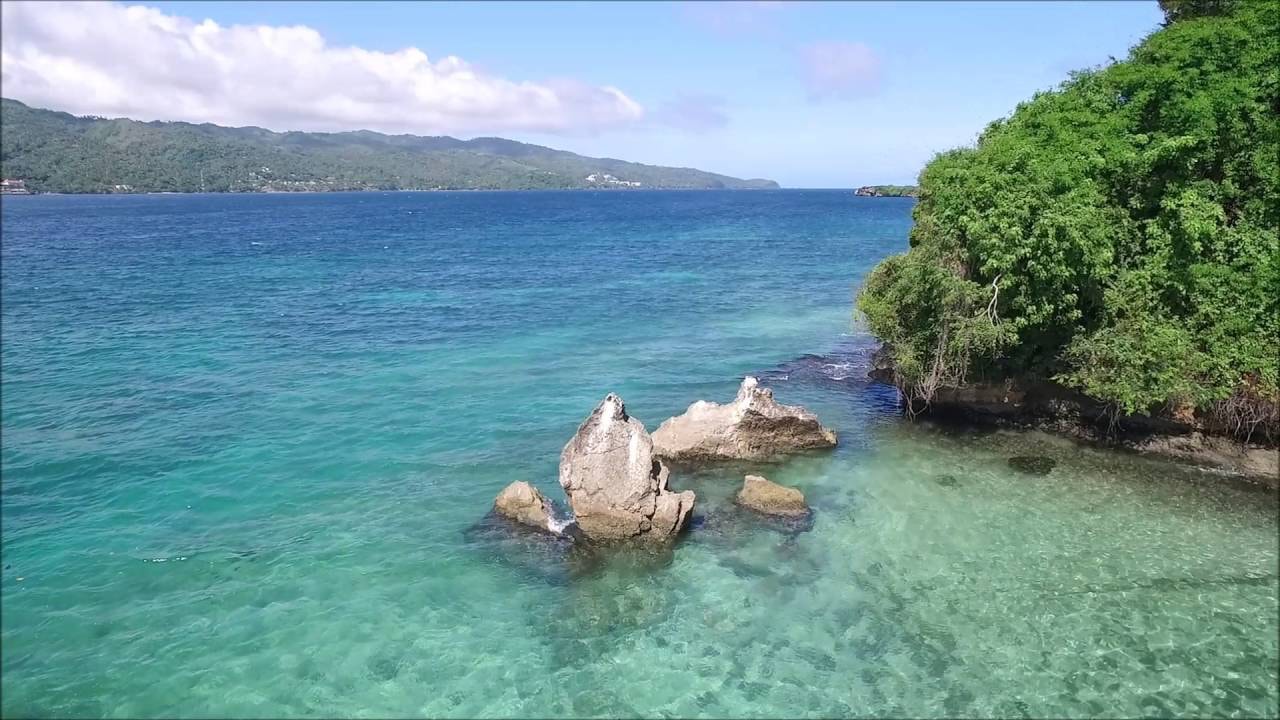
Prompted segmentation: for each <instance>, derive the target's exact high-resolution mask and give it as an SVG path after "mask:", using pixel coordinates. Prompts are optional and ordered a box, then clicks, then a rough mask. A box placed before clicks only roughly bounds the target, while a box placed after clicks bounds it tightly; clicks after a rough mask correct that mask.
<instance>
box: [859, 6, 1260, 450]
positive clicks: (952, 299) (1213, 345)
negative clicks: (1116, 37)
mask: <svg viewBox="0 0 1280 720" xmlns="http://www.w3.org/2000/svg"><path fill="white" fill-rule="evenodd" d="M1161 5H1162V7H1163V8H1164V9H1165V12H1166V23H1165V26H1164V27H1163V28H1162V29H1160V30H1158V31H1156V32H1155V33H1153V34H1152V35H1150V36H1149V37H1147V38H1146V39H1145V40H1144V41H1143V42H1141V43H1140V44H1139V45H1138V46H1136V47H1135V48H1134V49H1133V50H1132V51H1131V53H1130V55H1129V57H1128V58H1127V59H1126V60H1124V61H1122V62H1116V63H1113V64H1111V65H1109V66H1106V67H1101V68H1096V69H1092V70H1087V71H1083V72H1077V73H1074V74H1073V75H1072V76H1071V78H1070V79H1069V80H1067V81H1066V82H1064V83H1063V84H1062V85H1061V86H1060V87H1059V88H1058V89H1056V90H1053V91H1050V92H1043V93H1040V94H1037V95H1036V96H1035V97H1033V98H1032V99H1031V100H1029V101H1027V102H1024V103H1022V104H1021V105H1019V106H1018V108H1017V109H1016V111H1015V112H1014V113H1013V114H1012V115H1011V116H1009V117H1007V118H1004V119H1001V120H997V121H995V122H993V123H991V124H990V125H989V126H988V127H987V128H986V130H985V131H984V132H983V133H982V135H981V136H980V138H979V140H978V141H977V144H976V146H975V147H966V148H961V149H956V150H951V151H949V152H945V153H942V154H940V155H938V156H937V157H935V158H934V159H933V160H932V161H931V162H930V163H929V164H928V165H927V166H926V167H925V168H924V170H923V171H922V172H921V174H920V178H919V183H920V198H919V201H918V203H917V205H916V206H915V208H914V211H913V212H914V218H915V223H914V228H913V230H912V232H911V238H910V249H909V251H908V252H906V253H905V254H903V255H897V256H894V257H891V258H889V259H887V260H885V261H884V262H882V263H881V264H880V265H879V266H878V267H877V268H876V269H875V270H874V271H873V272H872V273H871V274H870V275H869V277H868V279H867V280H866V282H865V284H864V286H863V288H862V289H861V291H860V294H859V298H858V307H859V309H860V310H861V311H862V313H863V314H864V315H865V317H866V320H867V322H868V325H869V327H870V329H871V330H872V331H873V332H874V333H875V334H876V335H878V336H879V337H880V338H881V339H882V340H883V341H884V343H885V351H886V357H887V358H888V359H889V360H891V361H892V365H893V366H894V372H895V375H896V379H897V382H898V384H899V385H900V387H902V388H903V390H904V391H906V392H907V394H908V396H909V397H911V398H912V399H913V401H914V402H918V403H921V404H922V405H923V406H927V404H928V402H929V400H930V398H931V397H933V394H934V393H935V392H936V391H937V390H938V389H939V388H946V387H951V388H955V387H961V386H964V385H966V384H971V383H973V382H975V381H979V380H981V381H989V380H1003V379H1009V378H1014V379H1020V378H1023V379H1040V380H1045V379H1049V380H1056V381H1057V382H1059V383H1063V384H1066V385H1067V386H1070V387H1072V388H1075V389H1078V390H1080V391H1083V392H1084V393H1085V394H1087V395H1089V396H1091V397H1093V398H1095V399H1098V400H1101V401H1104V402H1105V403H1107V404H1108V405H1109V406H1110V407H1111V408H1113V409H1114V411H1115V412H1116V413H1117V414H1120V413H1125V414H1146V415H1161V416H1167V417H1174V418H1178V419H1188V418H1190V419H1192V420H1193V421H1194V423H1195V424H1197V425H1198V426H1201V427H1205V428H1206V429H1209V430H1212V431H1217V432H1224V433H1228V434H1234V435H1236V436H1237V437H1240V438H1247V437H1253V438H1258V437H1266V438H1270V439H1271V440H1275V439H1276V438H1277V437H1280V411H1278V410H1277V402H1278V400H1280V392H1278V385H1280V248H1278V247H1277V244H1278V243H1280V239H1278V238H1280V169H1278V163H1280V158H1278V157H1277V154H1278V152H1280V125H1278V124H1277V118H1278V117H1280V47H1278V46H1280V21H1278V16H1280V4H1277V3H1274V2H1231V1H1229V0H1181V1H1177V0H1163V1H1162V3H1161Z"/></svg>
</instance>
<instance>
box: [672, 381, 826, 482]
mask: <svg viewBox="0 0 1280 720" xmlns="http://www.w3.org/2000/svg"><path fill="white" fill-rule="evenodd" d="M835 444H836V434H835V433H834V432H832V431H831V430H829V429H827V428H825V427H823V426H822V423H820V422H818V417H817V416H816V415H814V414H813V413H811V412H809V411H808V410H806V409H804V408H802V407H800V406H798V405H782V404H780V403H778V401H777V400H774V399H773V391H772V390H769V389H768V388H764V387H760V385H759V383H758V382H757V381H756V379H755V378H754V377H750V376H748V377H746V378H745V379H743V381H742V386H741V387H739V388H738V396H737V397H736V398H735V399H734V401H733V402H732V403H730V404H728V405H720V404H718V403H713V402H707V401H705V400H699V401H698V402H696V403H694V404H692V405H690V406H689V409H688V410H686V411H685V413H684V414H683V415H679V416H677V417H673V418H670V419H669V420H667V421H666V422H664V423H662V425H661V426H660V427H658V429H657V430H656V431H655V432H654V433H653V446H654V452H655V453H656V454H657V455H658V456H659V457H661V458H663V459H666V460H670V461H672V462H680V463H695V462H705V461H711V460H768V459H770V458H773V457H775V456H778V455H784V454H787V453H793V452H798V451H801V450H811V449H818V448H829V447H834V446H835Z"/></svg>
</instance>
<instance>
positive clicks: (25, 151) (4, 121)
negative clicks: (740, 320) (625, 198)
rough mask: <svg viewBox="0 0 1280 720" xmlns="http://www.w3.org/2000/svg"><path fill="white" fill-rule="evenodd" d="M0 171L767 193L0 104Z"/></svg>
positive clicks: (509, 154) (63, 179) (551, 156)
mask: <svg viewBox="0 0 1280 720" xmlns="http://www.w3.org/2000/svg"><path fill="white" fill-rule="evenodd" d="M0 128H2V129H3V133H2V138H3V142H0V173H2V174H3V177H5V178H13V179H22V180H25V181H26V186H27V188H28V189H30V190H31V191H33V192H64V193H104V192H198V191H201V190H205V191H209V192H276V191H326V190H435V189H440V190H448V189H467V190H472V189H494V190H497V189H510V190H525V189H529V190H532V189H558V188H603V189H635V188H690V189H718V188H733V189H739V188H743V189H764V188H776V187H778V184H777V183H775V182H773V181H772V180H741V179H738V178H733V177H728V176H726V175H717V174H715V173H709V172H703V171H702V170H694V169H690V168H669V167H659V166H655V165H642V164H640V163H631V162H624V161H622V160H612V159H607V158H589V157H584V156H582V155H576V154H574V153H571V152H565V151H562V150H553V149H551V148H546V147H541V146H539V145H530V144H527V143H520V142H515V141H513V140H504V139H502V138H494V137H486V138H476V139H474V140H458V139H456V138H452V137H420V136H416V135H384V134H382V133H376V132H370V131H367V130H360V131H356V132H342V133H309V132H285V133H277V132H271V131H269V130H263V129H262V128H256V127H243V128H229V127H221V126H218V125H211V124H208V123H206V124H202V125H193V124H190V123H184V122H138V121H136V120H127V119H115V120H108V119H105V118H96V117H75V116H73V115H69V114H67V113H63V112H54V111H51V110H41V109H38V108H32V107H28V106H27V105H25V104H23V103H21V102H18V101H16V100H9V99H4V100H0Z"/></svg>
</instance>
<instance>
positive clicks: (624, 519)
mask: <svg viewBox="0 0 1280 720" xmlns="http://www.w3.org/2000/svg"><path fill="white" fill-rule="evenodd" d="M668 476H669V471H668V470H667V467H666V466H665V465H663V464H662V463H661V462H660V461H659V460H658V459H657V458H656V457H654V453H653V440H652V439H651V438H650V437H649V433H648V432H646V431H645V429H644V424H643V423H641V422H640V421H639V420H636V419H635V418H633V417H630V416H629V415H627V410H626V407H625V406H624V405H623V402H622V398H620V397H618V396H617V395H614V394H613V393H609V395H607V396H606V397H605V399H604V400H603V401H601V402H600V404H599V405H597V406H596V409H595V410H594V411H592V413H591V415H590V416H589V417H588V418H587V419H586V420H585V421H583V423H582V425H580V426H579V427H578V432H577V433H575V434H574V436H573V439H571V440H570V441H569V443H568V444H567V445H565V446H564V450H563V451H562V452H561V453H560V486H561V487H563V488H564V491H565V494H566V495H568V497H569V506H570V507H571V508H572V509H573V514H574V515H575V516H576V519H577V524H578V529H579V530H581V531H582V533H583V534H584V535H585V536H586V537H587V538H590V539H616V538H630V537H637V536H645V537H652V538H666V537H671V536H674V535H675V534H676V533H678V532H680V530H681V528H683V527H684V525H685V523H686V522H687V521H688V519H689V515H690V513H691V512H692V511H693V502H694V494H693V492H692V491H689V490H686V491H684V492H679V493H677V492H672V491H670V490H668V489H667V478H668Z"/></svg>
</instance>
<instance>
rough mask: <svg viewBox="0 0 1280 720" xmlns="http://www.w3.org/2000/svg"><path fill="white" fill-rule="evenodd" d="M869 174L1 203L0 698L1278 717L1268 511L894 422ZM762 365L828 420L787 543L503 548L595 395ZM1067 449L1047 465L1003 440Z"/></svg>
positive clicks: (907, 204) (593, 712)
mask: <svg viewBox="0 0 1280 720" xmlns="http://www.w3.org/2000/svg"><path fill="white" fill-rule="evenodd" d="M911 207H912V201H911V200H907V199H890V198H855V197H853V196H852V195H850V194H849V193H847V192H834V191H830V192H829V191H778V192H737V193H735V192H645V193H590V192H545V193H386V194H383V193H368V194H320V195H251V196H231V195H226V196H222V195H203V196H180V195H155V196H113V197H71V196H67V197H56V196H33V197H5V198H4V200H3V206H2V213H0V214H2V217H3V243H2V248H0V249H2V256H0V260H2V261H3V264H2V275H0V289H2V293H3V294H2V297H0V308H2V310H3V317H2V320H3V324H2V325H0V329H2V343H0V347H2V356H0V362H2V369H3V386H2V388H0V390H2V392H0V421H2V428H0V429H2V434H0V438H2V440H3V442H2V444H0V447H2V466H0V470H2V474H3V506H2V519H3V561H4V571H3V598H2V599H3V615H2V616H0V619H2V626H3V637H2V641H3V650H2V653H3V655H2V659H3V676H2V682H3V700H2V705H0V711H2V714H3V715H5V716H26V715H41V716H59V717H67V716H95V717H99V716H106V717H153V716H175V715H178V716H223V717H225V716H257V717H262V716H274V717H279V716H301V715H314V716H347V715H363V716H383V717H385V716H401V717H403V716H437V717H438V716H458V717H499V716H503V717H510V716H542V717H547V716H599V715H612V716H616V715H627V716H634V715H643V716H679V717H692V716H703V717H724V716H743V715H752V716H797V715H799V716H833V715H834V716H848V715H870V716H886V715H902V716H915V717H920V716H961V715H964V716H992V715H1002V716H1021V715H1024V714H1025V715H1028V716H1032V717H1043V716H1063V715H1076V716H1083V715H1126V716H1128V715H1138V714H1147V715H1161V716H1167V715H1204V714H1224V715H1230V714H1236V715H1246V716H1256V715H1275V714H1276V713H1277V709H1278V705H1277V696H1276V683H1277V678H1278V675H1280V671H1278V670H1277V663H1278V662H1280V660H1278V652H1280V651H1278V649H1277V638H1276V633H1277V620H1276V615H1277V591H1276V581H1275V579H1276V576H1277V555H1278V554H1277V548H1276V532H1277V522H1276V518H1275V514H1274V509H1275V501H1276V498H1275V495H1274V493H1272V492H1270V491H1263V490H1255V489H1250V488H1247V487H1242V486H1239V485H1236V484H1234V483H1231V482H1228V481H1226V480H1225V479H1224V478H1221V477H1218V476H1214V475H1209V474H1206V473H1203V472H1199V471H1194V470H1190V469H1187V468H1180V467H1178V466H1174V465H1169V464H1165V463H1161V462H1157V461H1153V460H1147V459H1141V458H1136V457H1131V456H1122V455H1117V454H1113V453H1108V452H1103V451H1098V450H1090V449H1083V448H1079V447H1077V446H1075V445H1072V444H1071V443H1068V442H1066V441H1062V440H1059V439H1055V438H1050V437H1046V436H1042V435H1037V434H1026V433H992V434H974V433H968V434H957V433H948V432H941V431H938V430H935V429H930V428H928V427H923V426H917V425H911V424H908V423H905V422H904V421H902V420H901V419H900V418H899V416H898V414H897V412H896V410H895V398H894V395H893V393H892V391H890V390H887V389H885V388H882V387H877V386H874V385H871V384H868V383H867V382H866V380H865V370H866V366H867V362H868V358H869V352H870V350H871V348H872V347H873V343H872V341H871V339H870V338H869V337H867V336H866V334H865V333H864V332H862V331H861V330H860V329H859V328H858V326H856V325H855V323H854V321H853V317H852V297H853V292H854V289H855V287H856V285H857V283H858V282H859V281H860V279H861V277H862V276H863V275H864V274H865V272H866V271H867V270H868V269H869V268H870V267H871V266H873V265H874V264H875V262H877V261H878V260H879V259H881V258H882V257H884V256H885V255H887V254H889V253H892V252H899V251H901V250H903V249H905V247H906V236H907V232H908V230H909V227H910V210H911ZM744 374H758V375H760V376H761V377H762V378H763V379H764V381H765V383H766V384H768V385H770V386H772V387H773V388H774V389H775V391H776V393H777V395H778V397H779V398H780V399H781V400H783V401H784V402H797V403H803V404H805V405H807V406H808V407H810V408H811V409H813V410H815V411H816V412H818V413H819V415H820V416H821V417H822V418H823V419H824V421H825V422H826V423H827V424H828V425H830V426H832V427H834V428H835V429H836V430H837V432H838V433H839V434H840V437H841V445H840V447H839V448H838V449H837V450H836V451H834V452H832V453H827V454H821V455H814V456H808V457H801V458H797V459H795V460H792V461H790V462H787V463H784V464H780V465H776V466H770V467H767V468H764V472H765V473H766V474H767V475H768V476H769V477H771V478H773V479H775V480H778V481H780V482H784V483H788V484H792V485H795V486H797V487H800V488H801V489H802V490H804V492H805V493H806V495H807V496H808V498H809V500H810V502H811V504H812V505H813V507H814V508H815V511H816V512H815V523H814V527H813V528H812V530H811V531H808V532H803V533H800V534H792V533H789V532H785V531H784V530H785V529H783V528H778V527H774V526H771V525H769V524H767V523H762V522H759V521H757V520H755V519H754V518H751V517H747V516H744V515H743V514H742V513H740V512H738V511H735V510H734V508H733V506H732V504H731V502H730V496H731V494H732V492H733V491H734V490H735V489H736V487H737V484H740V482H741V475H742V473H743V472H744V470H752V469H753V468H741V467H735V468H724V469H720V470H713V471H708V472H703V473H698V474H693V475H691V474H688V473H686V474H684V475H677V476H675V477H673V480H672V486H673V487H676V488H680V489H683V488H684V487H691V488H693V489H695V490H696V491H697V492H698V497H699V506H698V510H697V513H698V516H699V518H698V523H697V524H696V527H695V528H694V530H693V531H692V532H690V533H689V534H688V536H687V537H685V538H684V539H682V541H681V542H680V543H679V544H677V545H676V547H675V548H674V549H672V550H671V552H669V553H656V554H653V553H643V552H616V553H612V554H599V553H596V554H592V553H584V552H580V551H572V550H567V549H566V548H565V547H563V546H560V545H556V544H554V543H544V542H538V541H534V540H531V539H529V538H523V537H519V536H507V535H504V534H503V533H502V532H501V531H500V530H499V529H498V528H495V526H493V525H492V524H490V523H487V522H486V521H485V520H484V517H485V515H486V513H487V511H488V509H489V506H490V504H491V503H492V499H493V497H494V495H495V494H496V493H497V492H498V491H499V490H500V489H501V488H502V487H503V486H504V485H506V484H507V483H508V482H510V481H512V480H515V479H528V480H530V481H532V482H534V483H535V484H536V485H538V486H539V487H540V488H541V489H542V490H543V491H544V492H545V493H547V494H548V495H549V496H551V497H556V498H560V497H562V495H561V493H560V490H559V487H558V485H557V484H556V481H555V474H556V463H557V460H558V455H559V451H560V448H561V447H562V446H563V444H564V443H565V442H566V441H567V440H568V439H569V437H570V436H571V435H572V433H573V431H574V429H575V428H576V426H577V424H578V423H579V422H580V421H581V420H582V419H583V417H585V416H586V414H587V413H589V412H590V410H591V409H592V407H594V405H595V404H596V403H597V402H598V401H599V400H600V398H602V397H603V396H604V395H605V394H606V393H607V392H610V391H613V392H617V393H619V394H620V395H622V397H623V398H624V399H625V400H626V402H627V407H628V410H629V412H630V413H631V414H632V415H633V416H635V417H638V418H640V419H641V420H643V421H644V422H645V423H646V424H647V425H648V426H649V427H650V429H653V428H655V427H656V426H657V425H658V423H660V422H661V421H662V420H663V419H665V418H666V417H668V416H670V415H673V414H676V413H679V412H681V411H683V409H684V408H685V407H686V406H687V405H688V404H689V403H690V402H693V401H694V400H697V399H710V400H718V401H724V400H727V399H729V398H730V397H732V395H733V392H734V390H735V388H736V386H737V383H738V381H739V380H740V378H741V377H742V375H744ZM1015 454H1039V455H1047V456H1049V457H1052V458H1055V459H1056V460H1057V461H1058V467H1057V468H1056V469H1055V470H1054V472H1053V473H1052V474H1051V475H1049V476H1048V477H1046V478H1034V477H1028V476H1023V475H1018V474H1016V473H1014V472H1013V471H1012V470H1010V469H1009V467H1008V465H1007V462H1006V458H1007V457H1008V456H1010V455H1015Z"/></svg>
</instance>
